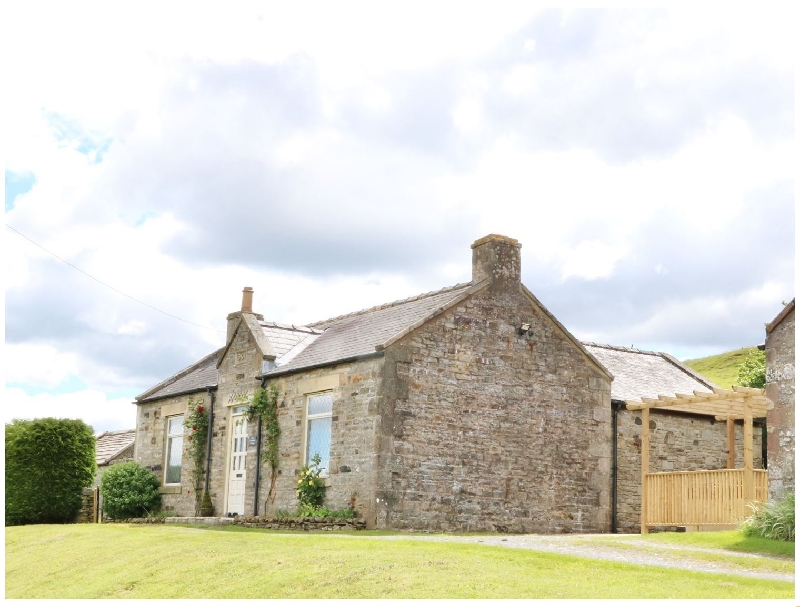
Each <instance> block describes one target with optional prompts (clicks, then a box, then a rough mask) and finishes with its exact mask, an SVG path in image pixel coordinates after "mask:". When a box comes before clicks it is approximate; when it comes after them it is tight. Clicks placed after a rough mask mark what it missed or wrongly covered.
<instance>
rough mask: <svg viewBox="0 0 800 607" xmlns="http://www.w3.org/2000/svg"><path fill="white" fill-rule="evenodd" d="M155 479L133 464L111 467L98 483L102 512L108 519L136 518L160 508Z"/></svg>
mask: <svg viewBox="0 0 800 607" xmlns="http://www.w3.org/2000/svg"><path fill="white" fill-rule="evenodd" d="M158 485H159V482H158V477H157V476H156V475H155V474H153V473H152V472H150V471H149V470H148V469H147V468H145V467H143V466H141V465H140V464H138V463H136V462H124V463H122V464H114V465H113V466H111V467H110V468H109V469H108V470H106V473H105V474H104V475H103V479H102V480H101V481H100V495H102V496H103V512H104V513H105V514H107V515H108V516H109V517H110V518H116V519H122V518H137V517H141V516H146V515H148V514H150V513H152V512H153V511H154V510H156V509H157V508H158V507H159V506H160V505H161V495H160V494H159V493H158Z"/></svg>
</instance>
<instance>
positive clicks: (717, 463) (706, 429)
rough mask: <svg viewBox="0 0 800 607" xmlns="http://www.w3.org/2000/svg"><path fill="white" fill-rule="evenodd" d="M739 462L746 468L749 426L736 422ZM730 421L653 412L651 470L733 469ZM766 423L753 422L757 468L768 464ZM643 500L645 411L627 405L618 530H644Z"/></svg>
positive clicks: (621, 430) (620, 448)
mask: <svg viewBox="0 0 800 607" xmlns="http://www.w3.org/2000/svg"><path fill="white" fill-rule="evenodd" d="M734 438H735V449H736V467H737V468H743V467H744V462H743V454H744V427H743V426H742V424H741V422H739V423H737V424H736V427H735V436H734ZM727 441H728V430H727V423H726V422H724V421H715V420H714V418H712V417H706V416H701V415H688V414H685V415H684V414H680V413H665V412H662V411H651V412H650V471H651V472H671V471H680V470H686V471H691V470H723V469H725V468H727V460H728V452H727ZM761 452H762V450H761V426H755V425H754V426H753V467H754V468H757V469H763V461H762V458H761ZM641 503H642V416H641V413H640V412H639V411H628V410H622V411H620V412H619V415H618V418H617V530H618V531H619V532H621V533H638V532H639V529H640V523H641V517H640V515H641Z"/></svg>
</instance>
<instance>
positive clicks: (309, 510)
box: [297, 504, 356, 519]
mask: <svg viewBox="0 0 800 607" xmlns="http://www.w3.org/2000/svg"><path fill="white" fill-rule="evenodd" d="M297 516H300V517H306V518H313V517H315V516H316V517H321V518H341V519H351V518H355V516H356V514H355V512H353V509H352V508H350V507H347V508H341V509H339V510H329V509H328V508H327V507H326V506H309V505H308V504H300V505H299V506H298V507H297Z"/></svg>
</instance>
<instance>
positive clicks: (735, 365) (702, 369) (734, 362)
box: [683, 346, 755, 389]
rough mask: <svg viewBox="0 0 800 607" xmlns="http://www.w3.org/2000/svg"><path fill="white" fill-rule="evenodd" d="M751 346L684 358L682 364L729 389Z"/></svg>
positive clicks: (734, 381)
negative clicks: (701, 356)
mask: <svg viewBox="0 0 800 607" xmlns="http://www.w3.org/2000/svg"><path fill="white" fill-rule="evenodd" d="M754 347H755V346H753V348H754ZM753 348H742V349H741V350H733V351H732V352H723V353H722V354H715V355H714V356H706V357H705V358H693V359H691V360H684V361H683V364H684V365H686V366H687V367H691V368H692V369H694V370H695V371H697V372H698V373H699V374H700V375H703V376H705V377H707V378H708V379H710V380H711V381H713V382H714V383H715V384H717V385H718V386H719V387H721V388H728V389H730V387H731V386H732V385H734V384H735V383H736V376H737V375H738V374H739V366H740V365H741V364H742V363H743V362H744V361H745V359H746V358H747V353H748V352H750V350H752V349H753Z"/></svg>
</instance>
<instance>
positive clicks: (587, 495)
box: [377, 263, 611, 533]
mask: <svg viewBox="0 0 800 607" xmlns="http://www.w3.org/2000/svg"><path fill="white" fill-rule="evenodd" d="M510 265H512V266H513V265H514V264H513V263H512V264H510ZM509 276H510V277H511V279H510V280H495V282H494V283H492V285H491V286H490V287H488V288H486V289H484V290H482V291H478V292H477V293H475V294H474V295H471V296H469V297H468V298H467V299H465V300H464V301H462V302H461V303H459V304H457V305H456V307H455V308H451V309H450V310H449V311H447V312H445V313H444V314H442V315H440V316H438V317H436V318H434V319H433V320H432V321H430V322H428V323H426V324H424V325H422V326H421V327H420V328H418V329H416V330H415V331H413V332H412V333H410V334H409V335H408V336H406V337H404V338H403V339H401V340H400V341H399V342H397V343H396V344H394V345H391V346H389V347H388V348H387V349H386V361H385V371H384V373H385V379H384V398H383V399H382V400H381V406H382V408H381V411H380V413H381V419H380V422H381V423H380V426H379V428H380V434H381V445H380V447H379V451H380V453H381V456H380V458H381V459H380V465H379V477H378V485H379V488H380V490H379V492H378V498H379V502H378V505H377V526H378V527H380V528H395V529H417V530H432V531H477V530H494V531H502V532H506V531H508V532H523V533H570V532H575V533H578V532H606V531H608V530H609V526H610V495H609V492H610V486H611V485H610V469H611V466H610V457H611V450H610V440H611V423H610V420H611V402H610V398H611V397H610V380H609V378H608V376H607V375H606V374H605V373H604V372H603V371H601V370H600V368H599V367H598V366H597V365H595V364H594V363H593V362H592V361H591V360H590V359H589V358H588V357H587V356H586V355H585V354H584V352H583V351H582V350H581V349H580V348H579V347H578V346H577V345H576V344H575V343H574V342H573V341H572V340H571V339H569V337H568V336H567V335H566V334H565V333H564V332H563V331H562V330H561V329H560V328H559V326H558V325H557V324H556V323H554V322H553V321H552V320H551V318H550V317H549V316H548V315H547V314H545V312H544V311H543V310H542V308H540V307H539V306H538V305H537V304H536V303H534V302H533V300H532V299H530V298H529V297H528V296H527V295H525V294H524V292H523V291H522V289H521V287H520V284H519V282H517V281H515V280H514V276H513V272H511V273H509ZM522 323H531V326H532V332H533V335H531V336H528V335H527V334H526V335H522V336H521V335H519V334H518V332H517V327H519V326H521V324H522Z"/></svg>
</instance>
